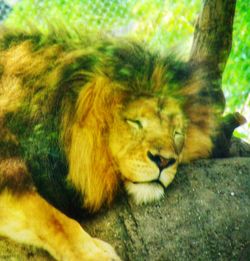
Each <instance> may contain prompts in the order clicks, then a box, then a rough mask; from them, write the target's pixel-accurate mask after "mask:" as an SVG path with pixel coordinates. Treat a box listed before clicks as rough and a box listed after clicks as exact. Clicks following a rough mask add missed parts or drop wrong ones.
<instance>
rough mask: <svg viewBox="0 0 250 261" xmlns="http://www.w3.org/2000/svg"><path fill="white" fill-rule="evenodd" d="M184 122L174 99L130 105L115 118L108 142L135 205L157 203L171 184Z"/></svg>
mask: <svg viewBox="0 0 250 261" xmlns="http://www.w3.org/2000/svg"><path fill="white" fill-rule="evenodd" d="M186 126H187V122H186V118H185V116H184V113H183V111H182V109H181V106H180V104H179V101H178V100H177V99H174V98H171V97H170V98H165V99H163V100H162V99H160V98H155V97H151V98H149V97H148V98H145V97H141V98H139V99H136V100H134V101H131V102H130V103H129V104H127V106H126V107H125V108H123V110H122V111H121V112H120V114H119V115H118V116H117V117H116V118H115V120H114V124H113V125H112V128H111V131H110V138H109V146H110V150H111V153H112V155H113V158H114V159H115V161H116V162H117V164H118V166H119V170H120V172H121V179H122V180H123V181H124V183H125V187H126V190H127V191H128V193H129V194H130V195H131V196H132V197H133V198H134V200H135V201H136V202H137V203H144V202H150V201H154V200H157V199H159V198H161V197H162V196H163V194H164V188H166V187H167V186H168V185H169V184H170V183H171V182H172V180H173V178H174V176H175V173H176V169H177V166H178V162H179V160H180V153H181V151H182V148H183V145H184V139H185V137H184V136H185V128H186Z"/></svg>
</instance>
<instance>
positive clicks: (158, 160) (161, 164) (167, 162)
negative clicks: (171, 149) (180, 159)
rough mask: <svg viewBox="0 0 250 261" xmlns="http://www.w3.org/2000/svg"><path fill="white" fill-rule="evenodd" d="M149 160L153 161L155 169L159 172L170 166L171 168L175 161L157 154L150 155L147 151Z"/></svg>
mask: <svg viewBox="0 0 250 261" xmlns="http://www.w3.org/2000/svg"><path fill="white" fill-rule="evenodd" d="M147 155H148V157H149V159H150V160H151V161H153V162H154V163H155V164H156V165H157V167H158V168H159V169H160V171H162V170H163V169H165V168H168V167H170V166H172V165H173V164H175V162H176V159H175V158H169V159H168V158H165V157H163V156H161V155H159V154H155V155H154V154H152V153H151V152H150V151H148V153H147Z"/></svg>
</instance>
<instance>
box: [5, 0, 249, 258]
mask: <svg viewBox="0 0 250 261" xmlns="http://www.w3.org/2000/svg"><path fill="white" fill-rule="evenodd" d="M235 3H236V0H204V4H203V8H202V11H201V13H200V16H199V18H198V20H197V24H196V28H195V33H194V41H193V47H192V51H191V54H190V61H191V62H192V63H200V62H201V63H204V62H205V63H207V64H209V65H210V66H209V67H208V68H209V74H210V76H211V77H210V83H211V85H210V86H211V88H213V90H215V92H216V94H217V98H218V101H219V102H220V103H221V105H222V106H221V107H222V109H221V110H223V108H224V105H225V104H224V98H223V97H224V96H223V95H222V91H221V77H222V73H223V70H224V68H225V65H226V61H227V58H228V56H229V52H230V49H231V43H232V26H233V17H234V10H235ZM231 155H233V156H238V157H234V158H227V159H213V160H199V161H196V162H194V163H192V164H190V165H186V166H182V167H181V168H180V169H179V172H178V174H177V177H176V179H175V180H174V182H173V184H171V186H170V187H169V188H168V189H167V190H166V196H165V198H164V199H163V200H162V201H161V202H158V203H155V204H152V205H147V206H136V205H134V203H133V202H131V201H130V200H129V199H127V196H124V195H123V193H121V194H122V195H121V196H120V198H118V199H117V201H116V202H115V204H114V206H113V207H112V209H110V210H108V211H103V212H102V213H99V214H98V215H96V216H94V217H92V218H91V219H89V220H84V221H83V222H82V223H83V226H84V228H85V229H86V230H87V231H88V232H89V233H90V234H91V235H92V236H95V237H98V238H101V239H103V240H106V241H107V242H109V243H111V244H112V245H113V246H114V247H115V248H116V250H117V252H118V254H119V255H120V256H121V258H122V259H123V260H126V261H129V260H130V261H144V260H145V261H167V260H170V261H171V260H174V261H178V260H202V261H210V260H221V261H223V260H225V261H226V260H247V257H248V258H249V256H250V243H249V242H250V206H249V202H250V189H249V188H250V178H249V174H250V146H249V145H247V144H244V143H242V142H240V141H237V140H236V141H235V140H234V141H233V144H232V146H231ZM239 156H241V157H239ZM10 258H12V259H13V260H15V259H14V258H16V260H36V261H39V260H52V258H51V257H50V256H49V255H48V254H46V253H45V252H44V251H42V250H37V249H35V248H34V247H27V246H22V245H18V244H16V243H14V242H12V241H10V240H7V239H6V240H0V260H10ZM244 258H246V259H244ZM12 259H11V260H12ZM100 261H101V260H100Z"/></svg>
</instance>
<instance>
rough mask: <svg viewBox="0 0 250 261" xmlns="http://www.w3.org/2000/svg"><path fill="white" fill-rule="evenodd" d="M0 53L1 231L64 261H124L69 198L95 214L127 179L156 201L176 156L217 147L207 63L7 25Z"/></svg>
mask: <svg viewBox="0 0 250 261" xmlns="http://www.w3.org/2000/svg"><path fill="white" fill-rule="evenodd" d="M0 52H1V56H0V77H1V82H0V144H1V145H0V235H2V236H5V237H9V238H11V239H13V240H15V241H17V242H21V243H27V244H32V245H35V246H37V247H40V248H43V249H45V250H47V251H48V252H49V253H50V254H51V255H52V256H53V257H54V258H55V259H56V260H70V261H73V260H93V261H94V260H95V261H99V260H120V258H119V257H118V255H117V254H116V252H115V250H114V249H113V248H112V247H111V246H110V245H109V244H108V243H105V242H103V241H101V240H100V239H96V238H92V237H91V236H90V235H88V234H87V232H85V231H84V230H83V228H82V227H81V226H80V224H79V223H78V222H77V221H76V220H75V219H73V218H72V216H74V214H75V213H74V211H73V213H72V209H73V206H74V205H78V207H80V210H81V211H83V212H86V211H88V212H90V213H93V212H96V211H98V210H99V209H100V208H101V207H103V206H105V205H110V204H111V203H112V201H113V199H114V197H115V195H116V194H117V191H119V189H118V188H119V187H124V188H125V190H126V191H127V193H128V194H129V196H130V197H131V198H132V199H133V200H134V201H135V202H136V203H137V204H144V203H149V202H154V201H157V200H159V199H161V198H162V197H163V196H164V193H165V190H166V188H167V187H168V186H169V184H170V183H171V182H172V181H173V179H174V177H175V175H176V172H177V167H178V165H179V164H181V163H188V162H190V161H192V160H195V159H199V158H207V157H210V156H211V155H212V151H213V148H214V144H213V137H215V135H216V128H217V126H218V120H217V118H218V117H217V114H218V110H217V108H216V106H213V101H212V98H211V97H212V95H210V94H209V92H207V88H206V83H205V80H204V79H205V78H206V77H205V76H204V77H203V76H200V75H202V69H201V68H202V66H201V65H199V66H195V65H193V64H190V63H188V62H181V61H179V60H178V59H176V58H175V57H174V56H173V55H171V54H164V53H163V54H161V53H159V52H157V51H150V50H149V49H148V48H146V47H145V44H143V43H138V42H137V41H135V40H131V39H121V38H120V39H113V38H110V37H99V38H97V37H95V38H94V39H92V38H91V37H87V36H85V35H84V34H81V33H79V32H77V33H76V32H74V34H70V33H69V32H65V31H64V30H63V29H58V30H55V29H54V31H51V32H50V33H46V34H45V33H41V32H39V31H32V30H30V31H19V30H15V29H2V31H1V37H0ZM75 202H77V203H75ZM65 213H66V214H67V215H66V214H65Z"/></svg>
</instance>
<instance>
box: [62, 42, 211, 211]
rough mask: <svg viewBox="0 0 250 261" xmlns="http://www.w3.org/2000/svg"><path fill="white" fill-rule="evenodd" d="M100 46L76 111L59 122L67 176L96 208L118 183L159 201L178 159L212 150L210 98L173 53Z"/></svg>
mask: <svg viewBox="0 0 250 261" xmlns="http://www.w3.org/2000/svg"><path fill="white" fill-rule="evenodd" d="M97 49H98V52H97V54H96V56H97V57H98V62H97V63H96V64H95V66H94V69H93V71H91V73H89V75H88V77H89V80H88V82H86V83H84V85H83V86H82V88H81V91H80V92H79V95H78V98H77V103H76V106H75V107H74V112H73V114H72V110H70V112H71V113H70V114H69V113H66V114H64V118H63V121H62V122H63V126H64V127H63V129H64V136H65V137H66V140H67V143H68V145H67V146H66V147H67V151H68V159H69V179H70V181H71V182H72V183H73V184H74V186H75V187H76V188H77V189H78V190H79V191H81V192H82V194H83V195H84V206H85V207H87V208H89V209H92V210H93V211H95V210H97V209H99V207H100V206H101V205H102V203H104V202H105V201H107V202H110V201H111V200H112V199H113V197H114V194H115V192H116V190H117V188H118V185H119V184H120V183H123V184H124V185H125V188H126V190H127V192H128V194H130V195H131V196H132V197H133V199H134V200H135V201H136V202H137V203H146V202H151V201H154V200H158V199H159V198H161V197H162V196H163V195H164V190H165V188H166V187H167V186H168V185H169V184H170V183H171V182H172V180H173V179H174V176H175V174H176V171H177V166H178V164H179V163H180V162H188V161H190V160H192V159H196V158H201V157H207V156H208V155H209V153H210V152H211V148H212V142H211V134H212V129H213V127H214V121H213V113H212V109H211V106H210V104H209V97H208V95H207V96H204V95H203V96H202V95H200V93H201V91H200V89H201V86H202V84H203V83H202V80H198V79H197V76H196V74H195V73H194V72H193V71H192V68H191V66H190V65H188V64H185V63H180V62H176V61H175V60H174V59H173V58H172V57H161V56H160V55H155V54H151V53H150V52H149V51H146V50H145V49H144V48H143V47H141V46H139V45H137V44H134V43H132V44H131V43H129V44H125V45H124V46H120V45H119V46H117V45H112V44H110V43H109V44H107V45H105V46H104V47H103V46H102V47H98V48H97ZM71 59H72V58H71ZM74 77H76V73H75V74H74ZM65 104H67V101H65ZM72 115H74V116H72ZM65 133H66V134H65Z"/></svg>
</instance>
